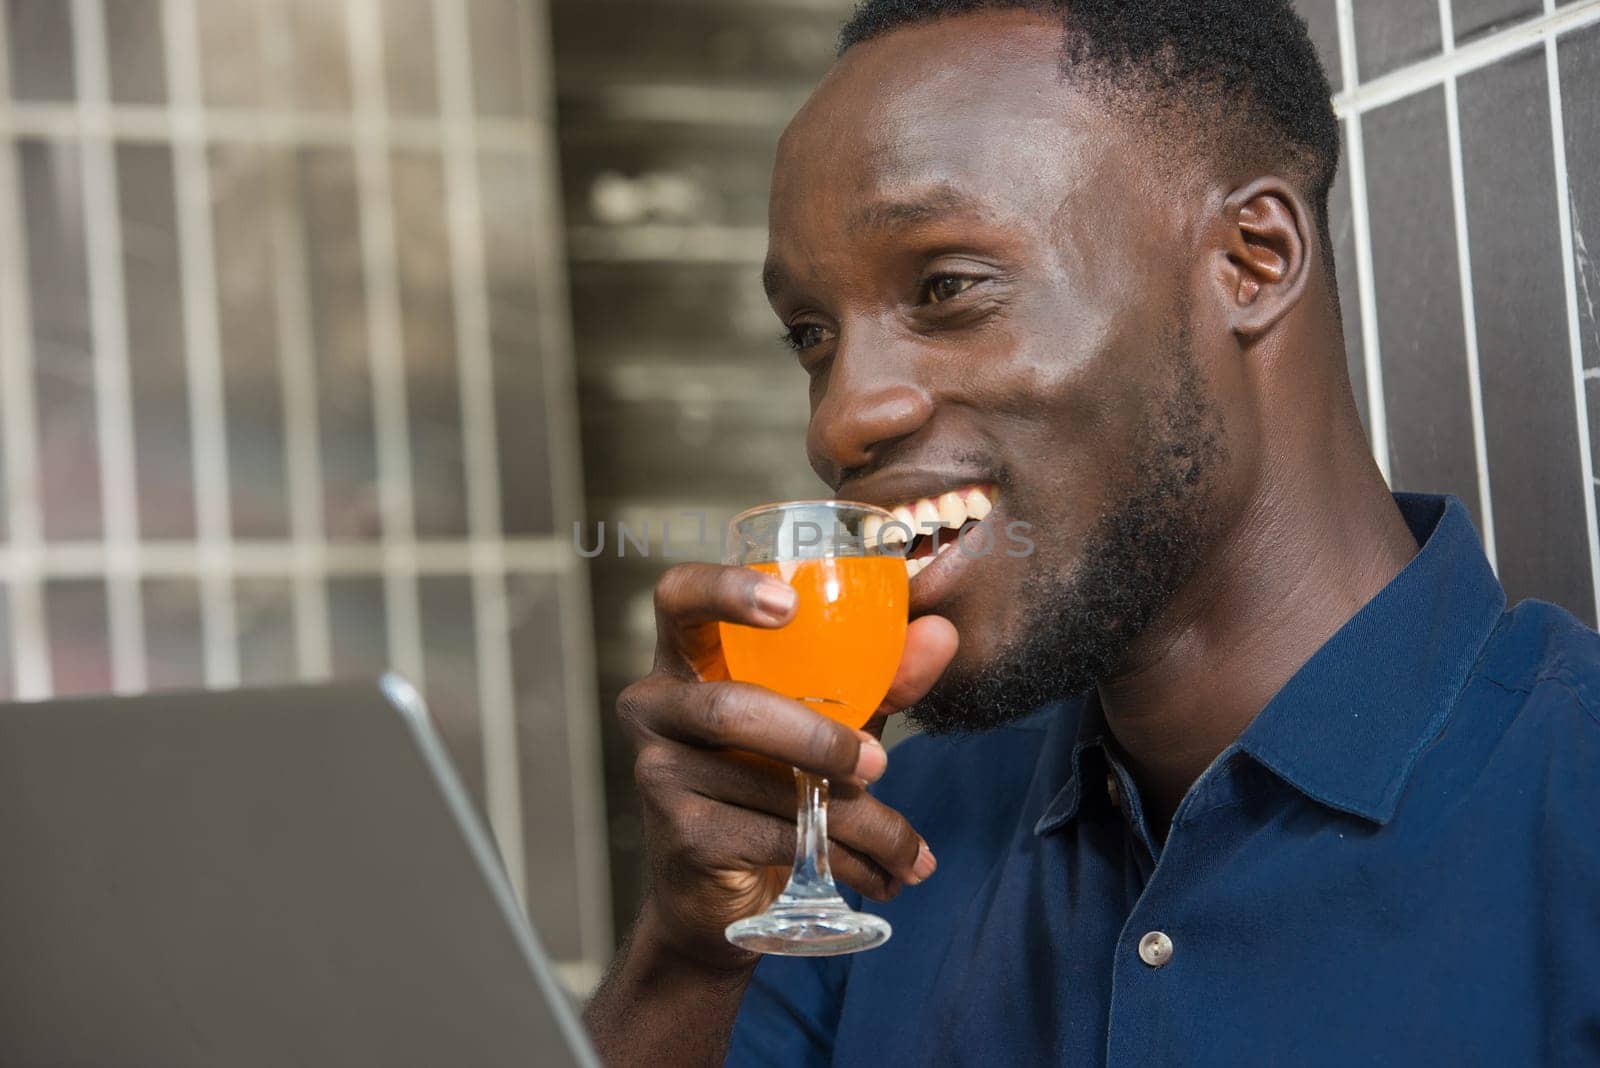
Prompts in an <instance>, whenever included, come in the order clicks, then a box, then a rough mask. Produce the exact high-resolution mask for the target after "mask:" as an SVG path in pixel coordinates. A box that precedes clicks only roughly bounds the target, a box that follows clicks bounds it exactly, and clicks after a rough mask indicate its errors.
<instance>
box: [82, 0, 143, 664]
mask: <svg viewBox="0 0 1600 1068" xmlns="http://www.w3.org/2000/svg"><path fill="white" fill-rule="evenodd" d="M71 21H72V33H73V50H74V52H75V53H76V54H77V57H78V60H77V63H76V64H75V66H74V69H75V71H76V75H77V95H78V102H77V106H78V113H79V115H81V116H82V118H83V125H84V127H85V129H90V130H93V129H96V128H97V127H99V126H101V125H102V124H100V123H99V122H97V121H96V120H97V119H98V118H99V116H100V114H101V113H102V112H103V111H104V109H105V108H106V106H107V105H108V103H109V102H110V99H111V84H110V83H111V71H110V58H109V54H108V49H107V42H106V27H105V8H104V6H103V5H102V4H100V3H99V2H97V0H72V19H71ZM79 144H80V146H81V157H80V175H81V180H82V190H83V191H82V195H83V207H84V211H83V216H84V244H85V248H86V251H87V269H88V298H89V323H90V334H91V337H92V339H93V341H92V344H93V351H94V368H95V374H94V378H95V390H94V394H95V406H96V411H95V426H96V429H97V431H98V433H97V435H96V437H97V439H98V449H99V460H100V499H101V522H102V524H103V531H104V535H105V544H106V571H105V579H106V604H107V609H108V612H107V621H106V622H107V632H108V637H109V639H110V644H111V688H112V690H113V691H114V692H117V693H138V692H140V691H142V690H144V689H145V687H146V684H147V679H146V669H145V634H144V604H143V597H142V595H141V592H140V589H139V579H138V558H139V498H138V470H137V468H136V465H135V463H134V457H135V455H136V454H135V452H134V438H133V395H132V388H131V381H130V372H129V367H128V323H127V315H126V305H125V303H124V298H123V294H124V292H126V290H125V288H124V285H123V277H122V274H123V271H122V226H121V224H120V222H119V221H118V205H117V161H116V155H115V152H116V149H115V147H114V146H113V144H112V142H111V140H110V139H109V138H108V137H105V136H103V135H100V134H95V135H91V136H88V137H84V138H83V139H82V140H81V141H80V142H79Z"/></svg>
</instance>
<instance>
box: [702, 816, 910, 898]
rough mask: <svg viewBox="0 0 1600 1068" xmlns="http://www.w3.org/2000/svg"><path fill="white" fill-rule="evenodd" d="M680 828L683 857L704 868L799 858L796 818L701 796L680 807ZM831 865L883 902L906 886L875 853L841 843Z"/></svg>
mask: <svg viewBox="0 0 1600 1068" xmlns="http://www.w3.org/2000/svg"><path fill="white" fill-rule="evenodd" d="M675 826H676V842H677V844H678V852H679V854H680V858H681V859H682V860H683V861H684V862H686V863H687V864H689V865H690V866H692V867H693V868H696V869H698V870H700V871H760V870H762V869H764V868H778V867H781V868H787V867H789V866H790V865H791V864H792V863H793V862H794V852H795V841H796V837H797V832H796V830H795V824H794V818H793V817H792V816H791V817H789V818H788V819H783V818H781V817H778V816H773V815H769V814H767V813H761V812H755V811H752V810H750V809H745V808H737V807H734V806H730V805H725V804H721V803H719V802H715V801H711V800H709V799H704V798H700V799H697V800H695V801H694V802H692V803H689V804H687V805H686V806H685V807H683V808H681V809H680V810H679V812H678V814H677V820H676V825H675ZM828 866H829V867H830V868H831V869H832V871H833V875H834V878H835V879H837V880H838V881H840V882H843V883H844V884H845V885H847V886H849V887H851V888H852V889H854V890H856V891H857V892H859V893H861V894H864V895H866V896H867V897H870V898H872V899H874V900H877V901H887V900H888V899H889V898H891V897H893V896H894V895H895V894H897V893H899V892H900V889H901V887H902V885H904V884H903V883H902V882H901V880H899V879H896V878H895V877H894V876H893V875H892V874H890V873H889V872H888V871H885V870H884V869H883V868H882V867H880V866H879V865H878V864H876V863H874V862H873V861H872V860H871V859H870V858H869V857H866V856H864V855H862V854H861V853H859V852H857V851H856V850H853V849H851V848H850V847H849V846H845V845H841V844H839V843H836V842H835V843H831V844H830V845H829V848H828Z"/></svg>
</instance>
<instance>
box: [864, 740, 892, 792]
mask: <svg viewBox="0 0 1600 1068" xmlns="http://www.w3.org/2000/svg"><path fill="white" fill-rule="evenodd" d="M888 770H889V754H888V753H886V752H884V749H883V745H882V743H880V742H879V741H878V739H876V738H874V737H872V736H871V735H870V734H869V735H866V736H865V737H863V738H862V739H861V752H860V754H859V755H857V757H856V777H857V778H858V779H861V780H862V781H863V782H877V781H878V780H879V779H881V778H883V773H884V772H885V771H888Z"/></svg>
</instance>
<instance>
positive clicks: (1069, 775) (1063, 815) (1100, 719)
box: [1033, 690, 1109, 834]
mask: <svg viewBox="0 0 1600 1068" xmlns="http://www.w3.org/2000/svg"><path fill="white" fill-rule="evenodd" d="M1073 704H1074V705H1075V706H1076V708H1077V713H1078V714H1077V716H1076V717H1073V716H1060V715H1058V716H1057V717H1056V718H1055V721H1054V724H1053V725H1052V730H1051V735H1050V737H1048V738H1047V739H1046V741H1045V752H1046V753H1051V752H1055V753H1062V752H1065V753H1067V761H1066V767H1065V768H1063V769H1061V770H1062V771H1063V772H1064V773H1065V776H1066V784H1065V785H1064V786H1062V787H1061V790H1060V791H1059V792H1058V793H1057V794H1056V795H1055V797H1054V799H1052V800H1051V802H1050V804H1049V805H1048V806H1047V807H1046V808H1045V810H1044V814H1043V815H1042V816H1040V817H1039V821H1038V822H1037V823H1035V824H1034V825H1033V833H1034V834H1050V833H1051V832H1052V831H1055V830H1058V829H1059V828H1061V827H1063V826H1065V825H1066V824H1067V823H1068V822H1069V821H1070V820H1071V819H1072V818H1073V817H1074V816H1076V815H1077V814H1078V806H1079V804H1080V803H1081V802H1082V801H1083V787H1082V783H1083V778H1084V777H1083V764H1084V754H1085V753H1087V752H1089V751H1090V750H1092V749H1104V748H1105V745H1106V738H1107V736H1108V734H1109V731H1108V730H1107V728H1106V720H1105V714H1104V713H1103V712H1102V711H1101V709H1100V695H1099V694H1098V693H1096V692H1095V691H1093V690H1090V691H1089V693H1088V695H1087V696H1085V697H1082V698H1079V699H1078V700H1077V701H1075V702H1073ZM1074 724H1075V728H1074V729H1075V731H1076V736H1075V737H1074V738H1073V740H1072V748H1071V749H1070V750H1068V749H1066V748H1065V745H1064V743H1065V741H1066V739H1065V737H1064V734H1065V730H1064V728H1066V727H1067V726H1068V725H1074ZM1058 735H1059V736H1060V737H1058ZM1057 781H1060V780H1059V779H1058V780H1057Z"/></svg>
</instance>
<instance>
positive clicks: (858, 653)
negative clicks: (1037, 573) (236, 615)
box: [721, 501, 909, 957]
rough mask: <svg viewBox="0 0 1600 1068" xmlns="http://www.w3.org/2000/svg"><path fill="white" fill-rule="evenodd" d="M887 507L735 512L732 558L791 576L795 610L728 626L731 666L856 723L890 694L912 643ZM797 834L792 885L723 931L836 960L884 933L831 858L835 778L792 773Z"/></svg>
mask: <svg viewBox="0 0 1600 1068" xmlns="http://www.w3.org/2000/svg"><path fill="white" fill-rule="evenodd" d="M894 522H895V519H894V516H892V515H891V514H890V513H888V512H886V511H884V510H883V509H881V508H874V507H872V506H871V505H866V504H854V503H851V502H848V501H792V502H789V503H786V504H769V505H763V506H761V507H759V508H752V509H751V510H749V511H747V512H744V513H742V514H740V515H739V516H737V517H735V518H734V520H733V522H732V523H731V524H730V525H729V529H728V534H729V538H728V551H727V560H726V562H727V563H729V564H733V565H736V566H741V567H750V568H754V569H755V570H757V571H760V572H762V573H764V574H767V575H771V576H774V577H776V578H778V579H780V580H782V581H783V582H786V583H788V584H789V585H790V586H792V587H793V588H794V590H795V593H796V594H797V595H798V605H797V607H796V609H795V614H794V618H793V619H791V620H790V621H789V623H788V624H787V625H786V626H784V627H782V628H779V629H777V630H764V629H761V628H757V627H746V626H741V625H738V624H732V623H723V624H721V635H722V650H723V656H724V658H725V659H726V661H727V665H728V672H729V674H730V675H731V676H732V678H734V679H736V680H738V681H740V682H749V683H755V684H757V685H760V686H764V687H766V688H767V689H769V690H773V691H775V692H777V693H780V694H782V695H784V696H785V697H790V698H793V699H794V700H797V701H800V702H802V703H804V704H805V705H807V706H808V707H810V708H811V709H813V710H814V711H815V712H816V713H817V714H818V715H822V716H827V717H829V718H830V719H834V720H837V721H839V722H840V723H843V724H844V725H845V726H847V727H852V728H856V729H860V728H861V727H863V726H865V725H866V723H867V721H868V720H870V719H871V718H872V716H873V713H874V712H876V711H877V709H878V706H879V705H880V704H882V703H883V699H884V697H885V696H886V695H887V694H888V692H889V685H890V683H892V682H893V681H894V676H895V672H896V671H897V670H898V669H899V666H900V657H901V655H902V653H903V652H904V649H905V640H906V624H907V616H908V599H909V593H908V579H907V577H906V565H905V560H904V558H903V556H902V553H901V550H902V549H903V546H896V545H894V544H892V543H891V544H884V543H883V541H882V540H881V539H880V538H879V536H878V535H879V532H880V531H881V530H882V528H883V527H884V526H885V525H886V524H890V523H894ZM795 783H796V786H797V789H798V793H799V818H798V832H799V840H798V842H797V843H796V849H795V859H794V869H793V871H792V872H791V873H790V876H789V883H788V885H787V886H786V887H785V888H784V891H783V893H782V894H781V895H779V897H778V898H777V900H775V901H774V902H773V903H772V905H771V906H770V907H769V908H768V909H767V910H766V911H765V912H762V913H760V914H758V915H755V916H750V917H747V918H745V919H742V920H739V921H738V922H736V923H734V924H731V925H730V926H729V927H728V931H727V935H728V941H730V942H732V943H733V944H734V945H736V946H742V947H743V948H745V949H749V950H754V951H756V952H759V953H777V954H784V955H788V956H813V957H820V956H833V955H836V954H840V953H855V952H859V951H860V950H864V949H871V948H873V947H875V946H880V945H882V944H883V943H884V942H886V941H888V939H889V935H890V928H889V924H888V922H887V921H885V920H884V919H883V918H882V917H880V916H873V915H870V914H868V913H864V912H856V911H854V910H852V909H851V908H850V906H849V905H848V904H846V902H845V901H844V899H843V898H842V897H840V896H839V890H838V888H837V887H836V886H835V885H834V882H833V874H832V872H831V871H830V870H829V865H828V780H827V779H825V778H822V777H820V776H815V775H809V774H806V773H804V772H801V771H798V770H796V772H795Z"/></svg>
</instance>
